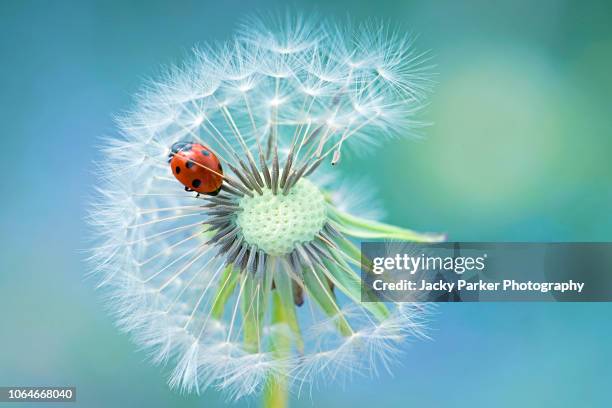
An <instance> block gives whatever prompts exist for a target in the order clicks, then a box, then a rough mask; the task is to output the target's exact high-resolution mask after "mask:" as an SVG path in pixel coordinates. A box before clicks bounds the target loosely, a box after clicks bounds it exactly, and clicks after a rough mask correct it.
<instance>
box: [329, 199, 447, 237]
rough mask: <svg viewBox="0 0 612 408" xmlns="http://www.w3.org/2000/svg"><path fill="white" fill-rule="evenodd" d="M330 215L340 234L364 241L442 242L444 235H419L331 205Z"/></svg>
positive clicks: (419, 233)
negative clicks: (335, 222) (363, 239)
mask: <svg viewBox="0 0 612 408" xmlns="http://www.w3.org/2000/svg"><path fill="white" fill-rule="evenodd" d="M328 208H329V210H330V215H331V217H332V218H333V219H335V220H336V221H338V223H337V224H338V228H339V229H341V230H342V232H344V233H346V234H348V235H351V236H354V237H358V238H365V239H398V240H404V241H411V242H442V241H444V240H445V239H446V235H444V234H432V233H421V232H416V231H412V230H409V229H405V228H400V227H396V226H394V225H389V224H385V223H382V222H378V221H371V220H367V219H365V218H361V217H357V216H354V215H351V214H349V213H346V212H344V211H340V210H339V209H337V208H336V207H334V206H333V205H330V206H328Z"/></svg>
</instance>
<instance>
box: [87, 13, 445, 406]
mask: <svg viewBox="0 0 612 408" xmlns="http://www.w3.org/2000/svg"><path fill="white" fill-rule="evenodd" d="M412 46H413V44H412V41H411V40H410V38H408V37H405V36H402V35H400V34H398V33H396V32H392V31H389V30H387V29H386V28H384V26H383V25H375V24H369V25H365V26H362V27H357V28H355V29H344V28H341V27H335V26H333V25H330V24H326V23H310V22H308V21H305V20H302V19H300V18H294V17H287V18H286V19H282V20H280V21H277V22H276V23H274V24H272V25H270V26H269V25H266V24H264V23H262V22H260V21H255V20H251V21H248V22H246V23H245V25H244V26H243V27H242V29H241V31H240V32H239V34H238V35H237V36H236V38H235V40H233V41H231V42H229V43H227V44H224V45H220V46H214V47H209V48H205V49H201V50H198V51H196V52H195V56H194V57H193V58H192V59H191V60H190V61H189V62H187V63H185V64H184V65H182V66H180V67H173V68H170V69H168V70H167V72H166V74H165V75H164V76H163V78H161V80H159V81H156V82H153V83H151V84H150V85H149V86H147V87H146V88H145V89H144V90H143V91H142V92H141V93H140V94H139V95H138V98H137V103H136V107H135V109H134V110H133V111H132V112H130V113H128V114H126V115H125V116H124V117H122V118H120V119H119V127H120V131H121V137H119V138H112V139H109V140H108V141H107V145H106V146H105V149H104V160H103V161H102V163H100V172H99V174H100V179H101V183H100V185H101V187H100V190H99V197H98V198H97V200H96V201H95V203H94V204H93V206H92V210H91V214H90V223H91V224H92V226H93V228H94V231H95V234H96V237H97V238H98V240H99V242H98V243H97V244H96V246H95V247H94V248H93V250H92V256H91V259H92V263H93V265H94V267H95V271H96V273H97V274H98V276H99V277H100V286H102V287H104V288H106V289H107V293H108V295H109V296H108V299H109V301H110V304H111V307H112V310H113V311H114V313H115V314H116V315H117V318H118V321H119V324H120V326H121V327H122V328H123V329H124V330H126V331H128V332H130V333H131V334H132V335H133V336H134V339H135V342H136V343H138V344H139V345H140V346H142V347H143V348H145V349H146V350H148V351H150V352H151V355H152V358H153V360H154V361H155V362H158V363H168V364H169V366H170V367H171V368H172V373H171V375H170V380H169V383H170V385H171V386H173V387H178V388H180V389H182V390H185V391H192V390H194V391H198V390H199V389H202V388H204V387H208V386H213V387H216V388H219V389H224V390H227V391H228V392H229V395H230V396H231V397H233V398H239V397H241V396H244V395H247V394H252V393H255V392H258V391H260V390H261V389H262V388H264V387H266V386H269V384H271V383H275V382H283V383H294V382H296V381H297V382H298V383H299V384H303V383H304V381H310V380H313V379H314V378H316V375H317V374H320V373H324V374H325V375H324V378H325V380H326V381H329V379H330V377H336V376H338V375H344V374H346V373H349V372H351V371H353V370H355V369H357V370H359V369H362V370H366V371H367V370H375V367H376V366H375V365H374V363H375V362H376V361H379V362H382V363H383V365H386V364H387V363H388V362H389V358H390V356H391V353H393V352H395V351H396V350H398V347H397V346H398V344H399V343H400V342H401V341H402V340H403V339H404V338H406V337H407V336H411V335H415V334H417V335H418V334H420V333H422V329H423V323H424V310H423V307H421V306H415V305H410V304H393V303H382V302H381V303H373V302H370V303H362V302H361V299H360V298H361V292H360V277H359V274H358V272H357V271H358V270H359V265H360V261H361V259H360V251H359V248H358V246H357V245H358V240H359V239H403V240H411V241H436V240H439V239H441V237H440V236H438V235H427V234H418V233H415V232H412V231H410V230H405V229H401V228H398V227H394V226H390V225H387V224H383V223H380V222H377V221H371V220H367V219H365V218H363V216H362V213H365V212H366V211H367V210H371V209H374V208H375V207H374V205H373V204H372V203H371V201H369V200H366V203H365V207H363V208H362V209H357V210H356V211H357V213H353V214H351V213H350V212H349V211H350V209H351V205H350V201H349V200H350V197H351V195H352V196H355V195H357V196H358V197H359V198H362V199H363V198H364V197H365V196H366V194H367V193H368V192H369V191H370V190H371V189H372V188H371V186H369V185H367V184H365V185H359V184H353V185H351V184H349V187H350V186H353V187H354V188H358V191H353V193H352V194H349V193H347V190H346V189H347V184H346V182H345V183H344V187H342V189H340V190H338V189H337V188H336V187H335V184H334V183H333V182H331V183H330V182H329V181H330V177H331V178H332V179H333V178H334V177H335V176H336V175H335V173H336V172H338V171H339V170H338V168H332V167H331V166H330V163H331V164H332V165H333V164H336V163H338V162H339V160H340V158H341V155H342V154H343V151H344V149H345V148H353V147H359V146H361V147H364V146H365V147H366V148H367V149H370V148H371V147H372V146H373V145H374V144H376V143H378V142H379V141H381V140H383V139H384V138H387V137H392V136H406V135H411V134H413V131H414V130H415V129H416V128H417V127H418V125H419V122H418V121H417V120H416V119H415V114H416V113H417V112H418V111H419V110H420V109H421V107H422V106H423V100H424V98H425V96H426V94H427V91H428V89H429V87H430V85H431V78H430V74H429V72H428V69H427V68H428V67H427V62H426V58H424V56H423V55H422V54H419V53H417V52H416V51H415V50H414V49H413V47H412ZM178 142H184V143H185V144H189V143H197V144H201V145H203V146H206V147H207V148H208V149H210V151H211V152H213V153H214V155H215V156H216V158H218V159H219V161H220V163H222V165H223V170H221V167H220V166H219V169H217V171H216V172H215V174H216V175H217V176H219V177H220V176H222V177H223V183H222V185H221V190H220V192H219V193H218V194H217V195H214V196H213V195H206V194H204V195H200V194H196V193H195V192H193V191H191V192H189V191H184V190H183V188H182V186H181V184H180V183H179V182H178V181H177V179H176V178H175V177H173V172H172V169H171V168H170V167H169V166H168V162H167V160H168V156H169V155H170V157H172V156H173V154H178V153H177V152H176V151H175V152H173V151H172V150H171V147H172V146H173V145H175V143H178ZM185 144H181V146H184V145H185ZM204 168H205V169H207V170H210V171H213V170H211V169H209V168H208V167H204ZM220 171H223V173H219V172H220ZM198 184H199V182H198Z"/></svg>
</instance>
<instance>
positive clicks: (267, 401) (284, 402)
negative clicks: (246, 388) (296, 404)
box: [263, 377, 289, 408]
mask: <svg viewBox="0 0 612 408" xmlns="http://www.w3.org/2000/svg"><path fill="white" fill-rule="evenodd" d="M288 406H289V392H288V389H287V380H286V378H284V377H283V378H274V379H270V380H269V381H268V384H267V385H266V389H265V390H264V397H263V408H285V407H288Z"/></svg>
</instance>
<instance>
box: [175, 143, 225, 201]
mask: <svg viewBox="0 0 612 408" xmlns="http://www.w3.org/2000/svg"><path fill="white" fill-rule="evenodd" d="M170 167H171V168H172V174H174V177H176V179H177V180H178V181H179V182H180V183H181V184H182V185H184V186H185V190H187V191H196V192H198V193H202V194H210V195H216V194H218V193H219V190H220V189H221V185H222V184H223V177H222V176H223V169H222V168H221V163H220V162H219V159H218V158H217V156H215V154H214V153H213V152H212V151H211V150H210V149H209V148H208V147H206V146H204V145H202V144H200V143H190V142H178V143H175V144H174V145H173V146H172V153H170Z"/></svg>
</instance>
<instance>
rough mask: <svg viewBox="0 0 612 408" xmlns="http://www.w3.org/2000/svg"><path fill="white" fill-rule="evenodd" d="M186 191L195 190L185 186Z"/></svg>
mask: <svg viewBox="0 0 612 408" xmlns="http://www.w3.org/2000/svg"><path fill="white" fill-rule="evenodd" d="M185 191H193V190H192V189H190V188H189V187H187V186H185Z"/></svg>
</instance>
